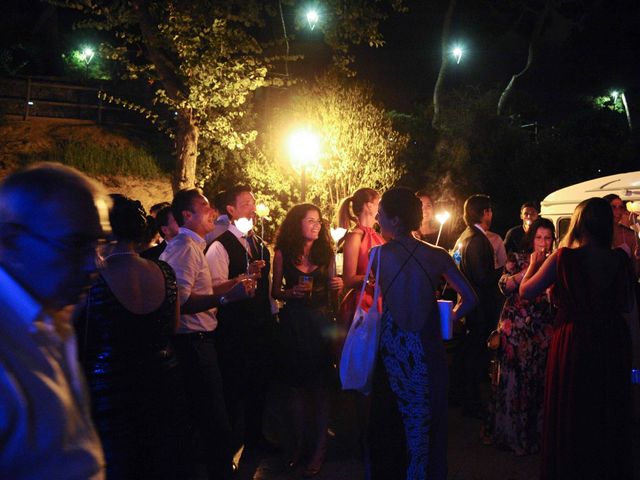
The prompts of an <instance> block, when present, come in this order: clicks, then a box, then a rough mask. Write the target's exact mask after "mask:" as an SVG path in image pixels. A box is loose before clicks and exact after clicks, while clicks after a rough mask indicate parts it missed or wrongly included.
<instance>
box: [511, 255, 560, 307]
mask: <svg viewBox="0 0 640 480" xmlns="http://www.w3.org/2000/svg"><path fill="white" fill-rule="evenodd" d="M558 252H559V250H557V251H555V252H553V253H552V254H551V255H549V257H547V258H546V259H545V256H544V253H543V252H538V251H534V252H533V253H532V254H531V260H530V262H529V268H528V269H527V273H526V274H525V276H524V278H523V279H522V283H521V284H520V296H521V297H522V298H526V299H527V300H533V299H534V298H536V297H537V296H538V295H540V294H541V293H542V292H544V291H545V290H546V289H547V287H549V286H550V285H551V284H552V283H554V282H555V281H556V268H557V265H558Z"/></svg>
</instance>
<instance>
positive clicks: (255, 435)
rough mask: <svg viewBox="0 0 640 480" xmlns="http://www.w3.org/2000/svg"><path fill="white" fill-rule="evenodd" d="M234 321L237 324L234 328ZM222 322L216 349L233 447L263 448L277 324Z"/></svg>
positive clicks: (242, 321) (247, 321)
mask: <svg viewBox="0 0 640 480" xmlns="http://www.w3.org/2000/svg"><path fill="white" fill-rule="evenodd" d="M233 320H235V321H236V324H235V325H230V323H231V322H232V321H233ZM220 322H221V323H220V324H219V325H220V326H221V327H222V328H219V330H218V331H216V347H217V351H218V355H219V359H220V370H221V373H222V379H223V383H224V397H225V402H226V405H227V411H228V413H229V419H230V422H231V426H232V431H233V437H232V438H233V441H232V446H233V449H238V448H239V447H240V446H241V445H242V444H245V445H246V446H251V445H256V444H259V442H260V441H261V439H262V438H263V433H262V424H263V416H264V407H265V399H266V392H267V389H268V386H269V383H270V381H271V379H272V378H273V371H274V368H275V367H274V353H273V350H274V344H275V340H274V338H275V337H274V332H275V322H274V320H273V318H271V317H270V318H267V319H258V320H256V319H254V318H251V319H248V318H242V319H221V320H220ZM222 322H225V323H226V324H224V325H222ZM234 327H235V328H234ZM242 327H244V328H242Z"/></svg>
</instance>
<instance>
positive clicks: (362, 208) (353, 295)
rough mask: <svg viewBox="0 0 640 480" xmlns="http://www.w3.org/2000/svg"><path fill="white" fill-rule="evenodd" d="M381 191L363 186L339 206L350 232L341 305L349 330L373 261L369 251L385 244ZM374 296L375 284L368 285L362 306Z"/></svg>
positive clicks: (341, 219)
mask: <svg viewBox="0 0 640 480" xmlns="http://www.w3.org/2000/svg"><path fill="white" fill-rule="evenodd" d="M379 202H380V194H379V193H378V192H376V191H375V190H374V189H372V188H360V189H358V190H356V191H355V193H354V194H353V195H352V196H350V197H347V198H345V199H344V200H343V201H342V202H341V203H340V207H339V209H338V225H339V226H340V227H342V228H346V229H347V230H348V232H347V233H346V235H345V237H344V247H343V252H344V266H343V272H342V273H343V274H342V279H343V281H344V288H345V290H346V292H347V293H346V295H345V296H344V298H343V300H342V303H341V305H340V319H341V324H342V325H343V327H344V328H345V330H348V329H349V325H350V323H351V320H352V319H353V314H354V313H355V310H356V306H357V305H358V302H359V301H360V298H359V297H360V289H361V287H362V282H367V281H368V280H369V279H366V278H364V274H365V273H366V270H367V261H368V260H369V250H371V248H372V247H376V246H378V245H382V243H384V240H383V238H382V236H381V235H380V234H379V233H378V232H376V231H375V229H374V226H375V224H376V215H377V214H378V203H379ZM372 299H373V285H371V284H370V282H369V283H368V284H367V288H366V290H365V295H364V298H363V299H362V307H363V308H364V309H365V310H368V309H369V307H371V302H372Z"/></svg>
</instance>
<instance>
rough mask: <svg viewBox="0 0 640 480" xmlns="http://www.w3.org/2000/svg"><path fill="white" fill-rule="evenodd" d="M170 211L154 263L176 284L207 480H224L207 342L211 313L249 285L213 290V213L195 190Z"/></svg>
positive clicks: (228, 458)
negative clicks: (169, 227)
mask: <svg viewBox="0 0 640 480" xmlns="http://www.w3.org/2000/svg"><path fill="white" fill-rule="evenodd" d="M171 209H172V211H173V216H174V218H175V220H176V222H177V223H178V225H179V227H180V228H179V233H178V235H176V236H175V237H174V238H173V239H172V240H171V242H170V243H168V244H167V248H166V249H165V251H164V252H163V253H162V255H160V260H164V261H165V262H167V263H168V264H169V265H171V267H172V268H173V269H174V271H175V273H176V281H177V284H178V299H179V302H180V324H179V325H178V329H177V335H175V337H174V344H175V347H176V353H177V356H178V360H179V361H180V367H181V371H182V375H183V378H184V382H185V387H186V391H187V396H188V398H189V403H190V409H191V416H192V420H193V424H194V425H195V426H196V428H198V430H199V432H200V440H201V441H202V443H203V445H204V449H205V452H206V456H205V460H206V462H207V470H208V473H209V478H210V479H215V480H221V479H227V478H230V476H231V475H232V466H233V463H232V451H231V427H230V424H229V419H228V416H227V411H226V407H225V403H224V397H223V394H222V391H223V389H222V378H221V376H220V369H219V367H218V359H217V353H216V348H215V344H214V338H213V336H214V331H215V329H216V327H217V326H218V321H217V319H216V310H215V307H219V306H221V305H225V304H227V303H229V302H232V301H235V300H239V299H242V298H246V296H247V292H248V291H249V290H250V289H251V288H252V285H251V281H249V280H244V281H239V280H231V281H229V282H225V283H223V284H221V285H218V286H217V288H216V289H214V287H213V283H212V281H211V273H210V271H209V266H208V265H207V261H206V259H205V256H204V249H205V247H206V241H205V239H204V237H205V235H206V234H207V232H209V231H211V229H212V228H213V209H212V208H211V207H210V206H209V201H208V200H207V198H206V197H205V196H204V195H202V192H201V191H200V190H199V189H195V188H192V189H185V190H180V191H179V192H178V193H176V195H175V197H174V198H173V202H172V204H171ZM221 292H224V293H222V294H220V293H221Z"/></svg>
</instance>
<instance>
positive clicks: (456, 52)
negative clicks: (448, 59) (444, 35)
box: [451, 45, 464, 64]
mask: <svg viewBox="0 0 640 480" xmlns="http://www.w3.org/2000/svg"><path fill="white" fill-rule="evenodd" d="M451 54H452V55H453V57H454V58H455V59H456V64H460V60H462V55H463V54H464V50H463V49H462V47H461V46H460V45H454V47H453V49H452V50H451Z"/></svg>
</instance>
